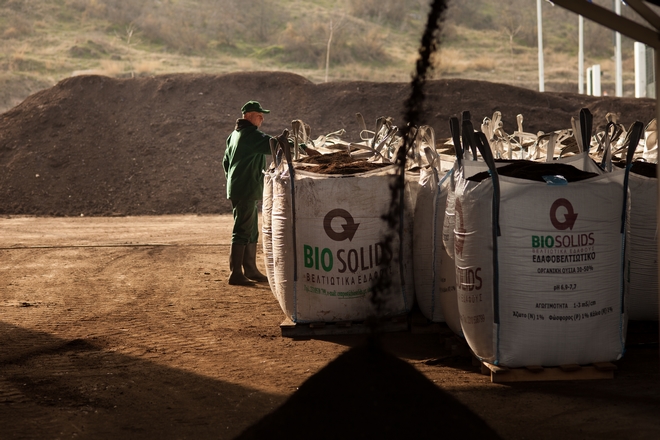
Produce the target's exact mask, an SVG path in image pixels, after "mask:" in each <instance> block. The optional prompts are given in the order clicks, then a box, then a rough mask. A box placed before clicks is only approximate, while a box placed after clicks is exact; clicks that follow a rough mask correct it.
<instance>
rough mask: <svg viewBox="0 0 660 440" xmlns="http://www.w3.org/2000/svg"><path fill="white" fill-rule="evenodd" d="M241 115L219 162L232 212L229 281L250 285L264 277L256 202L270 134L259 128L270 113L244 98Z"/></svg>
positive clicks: (261, 186) (262, 188)
mask: <svg viewBox="0 0 660 440" xmlns="http://www.w3.org/2000/svg"><path fill="white" fill-rule="evenodd" d="M241 112H242V113H243V117H242V118H240V119H237V120H236V127H235V128H234V131H233V132H232V134H231V135H230V136H229V137H228V138H227V147H226V149H225V156H224V158H223V160H222V166H223V168H224V170H225V176H226V177H227V198H228V199H229V200H231V205H232V209H233V213H234V229H233V231H232V236H231V248H230V251H229V270H230V275H229V281H228V282H229V284H232V285H240V286H246V285H253V284H254V282H255V281H256V282H265V281H268V277H266V276H265V275H264V274H262V273H261V272H260V271H259V269H258V268H257V264H256V259H257V240H258V238H259V226H258V217H257V215H258V214H257V203H258V201H259V200H261V199H262V197H263V190H264V176H263V170H264V169H265V168H266V155H267V154H270V139H271V136H269V135H267V134H266V133H264V132H262V131H260V130H259V127H261V124H262V123H263V121H264V114H265V113H270V110H265V109H263V108H262V107H261V104H259V103H258V102H257V101H248V102H247V103H246V104H245V105H244V106H243V107H242V108H241Z"/></svg>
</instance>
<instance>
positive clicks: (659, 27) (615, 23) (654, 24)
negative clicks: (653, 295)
mask: <svg viewBox="0 0 660 440" xmlns="http://www.w3.org/2000/svg"><path fill="white" fill-rule="evenodd" d="M552 2H553V3H555V4H556V5H559V6H561V7H563V8H565V9H568V10H569V11H573V12H575V13H576V14H579V15H582V16H583V17H586V18H588V19H589V20H592V21H594V22H596V23H599V24H601V25H603V26H606V27H608V28H610V29H612V30H614V31H617V32H619V33H621V34H623V35H625V36H627V37H630V38H632V39H633V40H636V41H639V42H640V43H644V44H646V45H648V46H650V47H652V48H653V49H654V53H655V60H654V63H655V71H656V73H657V72H660V15H658V13H657V12H656V11H655V10H654V9H652V8H651V6H649V4H653V5H656V6H660V0H649V1H643V0H626V4H627V5H628V6H630V7H631V8H632V9H633V10H634V11H635V12H637V14H639V16H640V17H641V18H643V19H644V20H645V21H646V22H647V23H648V25H649V26H647V25H645V24H641V23H637V22H635V21H633V20H630V19H628V18H625V17H622V16H620V15H617V14H615V13H614V12H612V11H610V10H608V9H605V8H603V7H602V6H598V5H595V4H593V3H591V2H590V1H589V0H552ZM656 81H657V80H656ZM656 90H657V89H656ZM658 96H660V93H657V92H656V119H657V120H659V121H660V105H658ZM659 171H660V170H659ZM659 175H660V173H659ZM658 194H659V196H658V197H659V200H658V207H660V191H659V192H658ZM659 218H660V216H659ZM658 240H659V244H660V236H658ZM658 249H660V246H659V247H658ZM659 257H660V255H659ZM659 259H660V258H659ZM658 296H659V297H660V291H658Z"/></svg>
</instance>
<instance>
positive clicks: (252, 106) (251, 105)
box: [241, 101, 270, 114]
mask: <svg viewBox="0 0 660 440" xmlns="http://www.w3.org/2000/svg"><path fill="white" fill-rule="evenodd" d="M248 112H259V113H270V110H265V109H263V108H261V104H259V103H258V102H257V101H248V102H246V103H245V105H244V106H243V107H242V108H241V113H243V114H245V113H248Z"/></svg>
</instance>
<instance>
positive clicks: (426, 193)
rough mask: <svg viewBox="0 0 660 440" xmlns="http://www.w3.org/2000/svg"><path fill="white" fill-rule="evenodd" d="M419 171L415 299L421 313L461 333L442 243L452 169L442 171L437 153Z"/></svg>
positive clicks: (452, 278)
mask: <svg viewBox="0 0 660 440" xmlns="http://www.w3.org/2000/svg"><path fill="white" fill-rule="evenodd" d="M429 163H430V165H429V167H427V168H424V169H423V170H422V172H421V173H420V180H419V187H420V188H419V192H418V194H417V204H416V205H415V215H414V226H413V263H414V264H413V265H414V270H415V298H416V299H417V304H418V306H419V309H420V311H421V312H422V315H424V317H426V318H427V319H429V320H430V321H432V322H446V323H447V325H448V326H449V328H450V329H451V330H452V331H454V332H455V333H456V334H458V335H461V334H462V331H461V325H460V321H459V319H458V304H457V302H456V280H455V273H456V271H455V268H454V261H453V260H452V259H451V258H450V257H449V255H448V254H447V251H446V249H445V246H444V245H443V242H442V230H443V225H444V217H445V215H444V214H445V206H446V203H447V194H448V189H449V181H450V177H451V175H452V170H451V169H450V170H449V171H448V172H447V171H446V170H445V171H443V170H442V169H441V167H440V158H439V157H438V156H437V154H435V155H434V158H433V159H429Z"/></svg>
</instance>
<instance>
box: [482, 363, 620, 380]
mask: <svg viewBox="0 0 660 440" xmlns="http://www.w3.org/2000/svg"><path fill="white" fill-rule="evenodd" d="M479 363H480V364H481V373H482V374H490V381H491V382H494V383H505V382H536V381H555V380H593V379H613V378H614V371H615V370H616V368H617V367H616V365H614V364H613V363H611V362H597V363H593V364H590V365H577V364H570V365H560V366H558V367H542V366H539V365H530V366H528V367H522V368H507V367H498V366H497V365H493V364H489V363H486V362H481V361H479Z"/></svg>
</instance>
